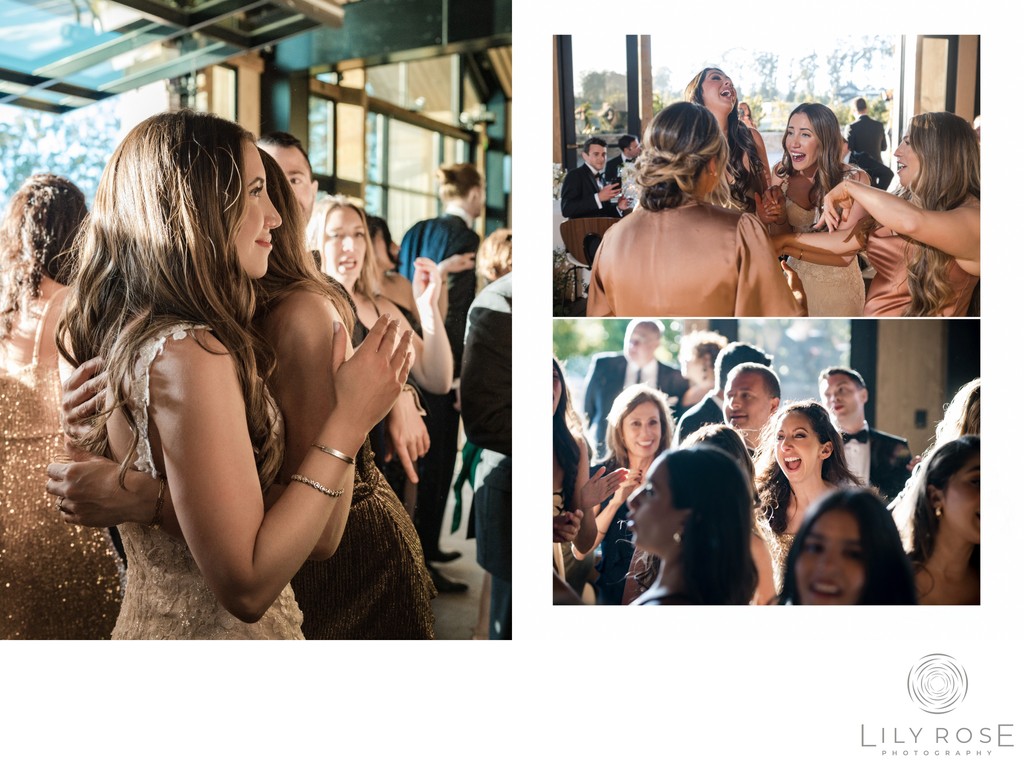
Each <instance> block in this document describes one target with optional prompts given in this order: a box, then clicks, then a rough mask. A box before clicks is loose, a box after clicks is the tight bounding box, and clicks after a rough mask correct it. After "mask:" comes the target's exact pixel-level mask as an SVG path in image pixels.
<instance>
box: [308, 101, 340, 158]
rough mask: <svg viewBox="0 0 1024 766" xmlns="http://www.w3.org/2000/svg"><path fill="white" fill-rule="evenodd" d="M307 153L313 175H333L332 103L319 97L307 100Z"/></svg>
mask: <svg viewBox="0 0 1024 766" xmlns="http://www.w3.org/2000/svg"><path fill="white" fill-rule="evenodd" d="M307 151H308V152H309V164H310V165H312V166H313V172H314V173H316V174H320V175H325V176H333V175H334V103H333V102H331V101H328V100H327V99H325V98H320V97H319V96H310V98H309V146H308V147H307Z"/></svg>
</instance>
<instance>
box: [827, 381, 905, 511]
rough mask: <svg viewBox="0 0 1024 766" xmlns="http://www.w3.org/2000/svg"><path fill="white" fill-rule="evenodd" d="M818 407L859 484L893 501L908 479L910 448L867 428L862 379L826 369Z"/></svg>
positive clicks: (896, 438) (889, 436)
mask: <svg viewBox="0 0 1024 766" xmlns="http://www.w3.org/2000/svg"><path fill="white" fill-rule="evenodd" d="M818 391H819V392H820V393H821V403H822V404H824V405H825V408H826V409H827V410H828V411H829V412H830V413H831V414H832V420H833V422H835V424H836V428H838V429H839V431H840V432H841V433H842V436H843V444H844V451H845V453H846V462H847V463H848V464H849V466H850V470H851V471H853V473H854V474H855V475H856V476H857V478H859V479H860V480H861V481H863V482H864V483H865V485H867V484H871V485H872V486H874V487H875V488H876V489H878V491H879V492H880V493H881V494H882V495H884V496H885V499H886V501H887V502H888V501H889V500H892V499H893V498H894V497H896V496H897V495H898V494H899V493H900V490H902V489H903V485H904V484H906V483H907V479H909V478H910V470H909V469H908V467H907V466H908V464H909V463H910V461H911V458H912V455H911V453H910V446H909V445H908V444H907V440H906V439H904V438H903V437H901V436H893V435H892V434H887V433H884V432H882V431H879V430H877V429H874V428H872V427H871V426H869V425H868V423H867V420H865V419H864V405H865V404H866V403H867V400H868V389H867V386H866V385H865V384H864V378H863V377H862V376H861V374H860V373H859V372H857V371H856V370H851V369H850V368H849V367H829V368H828V369H825V370H822V371H821V374H820V375H818Z"/></svg>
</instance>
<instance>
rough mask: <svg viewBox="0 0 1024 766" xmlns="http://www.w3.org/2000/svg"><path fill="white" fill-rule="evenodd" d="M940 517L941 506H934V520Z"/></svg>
mask: <svg viewBox="0 0 1024 766" xmlns="http://www.w3.org/2000/svg"><path fill="white" fill-rule="evenodd" d="M941 515H942V506H941V505H937V506H935V518H938V517H939V516H941Z"/></svg>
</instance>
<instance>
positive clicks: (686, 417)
mask: <svg viewBox="0 0 1024 766" xmlns="http://www.w3.org/2000/svg"><path fill="white" fill-rule="evenodd" d="M745 362H753V363H755V364H763V365H764V366H765V367H771V364H772V358H771V356H769V355H768V354H767V353H766V352H765V351H764V349H761V348H758V347H757V346H752V345H750V344H749V343H739V342H733V343H730V344H729V345H727V346H726V347H725V348H723V349H722V350H721V351H720V352H719V354H718V356H717V357H716V358H715V388H714V390H713V391H709V392H708V393H706V394H705V395H704V398H703V399H701V400H700V401H699V402H697V403H696V404H695V405H693V406H692V407H691V408H690V409H688V410H687V411H686V412H684V413H683V416H682V417H681V418H680V419H679V424H678V425H677V426H676V432H675V434H674V435H673V436H672V446H673V447H678V446H679V445H680V444H681V443H682V442H683V440H684V439H685V438H686V437H687V436H689V435H690V434H692V433H693V432H694V431H696V430H697V429H698V428H700V427H701V426H703V425H707V424H708V423H724V422H725V414H724V412H723V409H724V407H725V384H726V381H727V380H728V379H729V373H730V372H732V371H733V368H735V367H738V366H739V365H741V364H744V363H745Z"/></svg>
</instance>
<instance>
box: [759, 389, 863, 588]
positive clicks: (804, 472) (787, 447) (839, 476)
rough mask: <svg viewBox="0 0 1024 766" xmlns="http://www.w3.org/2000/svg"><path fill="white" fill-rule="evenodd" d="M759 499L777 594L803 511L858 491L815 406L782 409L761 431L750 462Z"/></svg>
mask: <svg viewBox="0 0 1024 766" xmlns="http://www.w3.org/2000/svg"><path fill="white" fill-rule="evenodd" d="M754 463H755V465H756V466H757V477H756V483H757V491H758V494H759V495H760V497H761V512H762V517H761V529H762V532H763V534H764V538H765V541H766V542H767V543H768V548H769V550H770V551H771V554H772V559H773V561H774V563H775V590H776V592H779V591H781V589H782V580H783V577H784V575H785V564H786V557H787V555H788V554H789V548H790V546H791V545H792V544H793V537H794V536H795V535H796V533H797V531H798V530H799V529H800V525H801V524H802V523H803V520H804V516H805V515H806V513H807V509H808V508H810V506H811V504H812V503H814V501H815V500H817V499H818V498H819V497H821V496H822V495H824V494H825V493H826V492H828V491H829V490H832V489H835V488H837V487H840V486H846V485H856V484H858V481H857V478H856V477H855V476H854V475H853V473H852V472H851V471H850V469H849V467H848V466H847V464H846V456H845V454H844V453H843V440H842V437H841V436H840V435H839V432H838V431H836V429H835V426H834V425H832V421H831V419H830V417H829V414H828V410H826V409H825V408H824V407H822V406H821V405H820V404H818V402H815V401H811V400H806V401H800V402H792V403H790V404H787V405H785V406H784V407H780V408H779V409H778V410H777V411H776V413H775V414H774V415H773V416H772V419H771V420H769V421H768V423H767V424H766V425H765V427H764V431H763V432H762V437H761V446H760V448H759V449H758V452H757V456H756V457H755V459H754Z"/></svg>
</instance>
